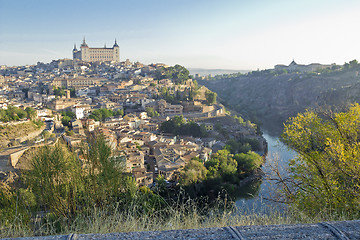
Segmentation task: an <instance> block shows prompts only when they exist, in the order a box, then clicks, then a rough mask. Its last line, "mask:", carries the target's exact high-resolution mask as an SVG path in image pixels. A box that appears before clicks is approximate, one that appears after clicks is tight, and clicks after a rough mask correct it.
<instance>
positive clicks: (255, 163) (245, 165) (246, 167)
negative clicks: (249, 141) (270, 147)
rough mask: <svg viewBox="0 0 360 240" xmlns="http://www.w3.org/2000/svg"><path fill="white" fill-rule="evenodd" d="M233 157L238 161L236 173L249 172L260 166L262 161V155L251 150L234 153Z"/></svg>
mask: <svg viewBox="0 0 360 240" xmlns="http://www.w3.org/2000/svg"><path fill="white" fill-rule="evenodd" d="M234 159H235V160H236V161H237V163H238V173H239V174H242V173H249V172H252V171H254V170H256V169H258V168H260V167H261V164H262V163H263V159H262V157H261V156H260V155H259V154H257V153H255V152H252V151H249V152H247V153H239V154H236V155H234Z"/></svg>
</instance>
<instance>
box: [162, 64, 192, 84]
mask: <svg viewBox="0 0 360 240" xmlns="http://www.w3.org/2000/svg"><path fill="white" fill-rule="evenodd" d="M155 75H156V78H157V79H166V78H168V79H171V80H173V81H174V82H175V84H183V83H184V82H185V81H186V80H188V79H189V78H190V76H189V70H187V69H186V68H185V67H183V66H181V65H179V64H177V65H175V66H173V67H167V68H165V67H161V68H159V69H158V70H157V71H156V74H155Z"/></svg>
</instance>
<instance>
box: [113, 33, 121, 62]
mask: <svg viewBox="0 0 360 240" xmlns="http://www.w3.org/2000/svg"><path fill="white" fill-rule="evenodd" d="M113 49H114V51H113V60H114V61H115V62H120V47H119V45H118V44H117V42H116V38H115V43H114V46H113Z"/></svg>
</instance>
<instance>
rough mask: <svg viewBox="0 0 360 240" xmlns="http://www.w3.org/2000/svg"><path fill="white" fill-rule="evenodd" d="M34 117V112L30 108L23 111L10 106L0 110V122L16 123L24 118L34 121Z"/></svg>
mask: <svg viewBox="0 0 360 240" xmlns="http://www.w3.org/2000/svg"><path fill="white" fill-rule="evenodd" d="M35 117H36V111H35V110H34V109H33V108H31V107H27V108H26V109H25V110H23V109H21V108H18V107H14V106H11V105H10V106H8V107H7V109H0V121H2V122H10V121H17V120H21V119H25V118H27V119H34V118H35Z"/></svg>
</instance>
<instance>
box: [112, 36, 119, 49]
mask: <svg viewBox="0 0 360 240" xmlns="http://www.w3.org/2000/svg"><path fill="white" fill-rule="evenodd" d="M113 47H119V45H118V44H117V42H116V38H115V43H114V46H113Z"/></svg>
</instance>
